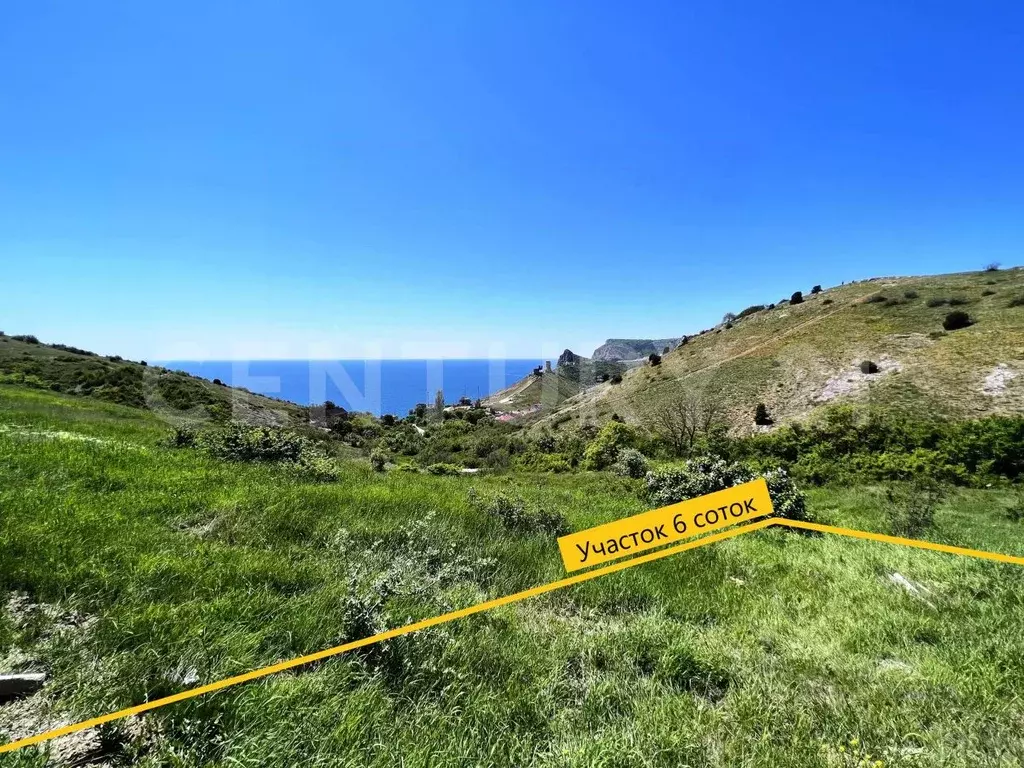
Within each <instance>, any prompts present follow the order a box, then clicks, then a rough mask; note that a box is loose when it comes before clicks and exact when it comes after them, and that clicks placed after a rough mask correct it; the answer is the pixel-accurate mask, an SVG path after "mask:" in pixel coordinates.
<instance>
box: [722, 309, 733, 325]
mask: <svg viewBox="0 0 1024 768" xmlns="http://www.w3.org/2000/svg"><path fill="white" fill-rule="evenodd" d="M735 319H736V313H735V312H726V313H725V314H724V315H722V322H723V323H731V322H732V321H733V320H735Z"/></svg>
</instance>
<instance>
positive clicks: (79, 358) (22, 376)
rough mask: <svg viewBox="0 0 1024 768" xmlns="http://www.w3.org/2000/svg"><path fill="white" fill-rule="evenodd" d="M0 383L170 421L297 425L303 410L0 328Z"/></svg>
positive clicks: (304, 420)
mask: <svg viewBox="0 0 1024 768" xmlns="http://www.w3.org/2000/svg"><path fill="white" fill-rule="evenodd" d="M0 383H8V384H19V385H22V386H28V387H34V388H36V389H46V390H50V391H53V392H63V393H66V394H73V395H89V396H91V397H95V398H97V399H99V400H105V401H107V402H111V403H117V404H120V405H127V406H131V407H134V408H145V409H147V410H150V411H154V412H157V413H159V414H160V415H161V416H163V417H164V418H166V419H169V420H171V421H177V420H188V421H194V420H207V419H213V420H218V421H225V420H228V419H234V420H236V421H244V422H247V423H252V424H273V425H278V426H286V425H287V426H301V425H305V424H306V423H308V420H309V417H308V409H306V408H304V407H302V406H300V405H296V404H295V403H290V402H287V401H285V400H277V399H275V398H271V397H265V396H263V395H257V394H254V393H252V392H249V391H247V390H243V389H237V388H234V387H228V386H223V385H218V384H215V383H213V382H211V381H207V380H206V379H202V378H199V377H198V376H192V375H191V374H188V373H184V372H182V371H171V370H169V369H167V368H162V367H160V366H156V365H147V364H146V363H143V362H133V361H131V360H124V359H123V358H121V357H117V356H114V357H103V356H101V355H97V354H94V353H92V352H88V351H86V350H82V349H78V348H76V347H69V346H66V345H51V344H43V343H41V342H39V341H37V340H35V337H32V336H7V335H5V334H3V333H0Z"/></svg>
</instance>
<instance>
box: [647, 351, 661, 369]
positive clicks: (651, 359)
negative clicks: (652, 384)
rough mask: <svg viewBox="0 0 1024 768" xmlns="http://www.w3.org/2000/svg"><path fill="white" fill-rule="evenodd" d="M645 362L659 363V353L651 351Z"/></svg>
mask: <svg viewBox="0 0 1024 768" xmlns="http://www.w3.org/2000/svg"><path fill="white" fill-rule="evenodd" d="M647 362H649V363H650V364H651V365H652V366H654V365H661V355H659V354H658V353H657V352H651V354H649V355H648V356H647Z"/></svg>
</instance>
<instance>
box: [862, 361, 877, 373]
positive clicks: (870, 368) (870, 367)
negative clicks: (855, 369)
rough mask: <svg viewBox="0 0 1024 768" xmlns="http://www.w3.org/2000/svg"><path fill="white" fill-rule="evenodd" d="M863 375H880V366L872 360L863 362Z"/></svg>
mask: <svg viewBox="0 0 1024 768" xmlns="http://www.w3.org/2000/svg"><path fill="white" fill-rule="evenodd" d="M860 372H861V373H878V365H877V364H876V363H874V362H873V361H871V360H862V361H861V363H860Z"/></svg>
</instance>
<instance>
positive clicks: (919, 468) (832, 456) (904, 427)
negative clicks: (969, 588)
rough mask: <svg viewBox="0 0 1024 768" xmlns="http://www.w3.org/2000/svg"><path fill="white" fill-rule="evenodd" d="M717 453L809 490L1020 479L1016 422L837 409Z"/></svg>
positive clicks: (1022, 429) (1021, 437) (1021, 442)
mask: <svg viewBox="0 0 1024 768" xmlns="http://www.w3.org/2000/svg"><path fill="white" fill-rule="evenodd" d="M725 448H726V452H727V453H728V455H729V456H730V457H732V458H736V459H750V460H759V461H768V462H778V463H781V464H782V465H783V466H785V467H787V468H788V469H789V470H790V471H791V472H792V473H793V475H794V477H796V478H797V479H798V480H800V481H801V482H806V483H811V484H814V485H823V484H825V483H830V482H840V483H845V482H859V481H863V480H864V479H865V478H867V479H873V480H910V479H913V478H916V477H927V478H932V479H935V480H940V481H943V482H950V483H954V484H958V485H974V486H984V485H987V484H989V483H991V482H993V481H995V480H998V479H999V478H1005V479H1009V480H1017V479H1018V478H1020V477H1022V476H1024V416H987V417H985V418H982V419H973V420H970V421H943V420H937V419H936V420H925V419H916V418H911V417H909V416H905V415H902V414H897V413H892V412H887V411H881V410H869V411H857V410H856V409H854V408H853V407H852V406H848V405H837V406H830V407H828V408H826V409H825V410H824V411H823V412H822V413H820V414H819V415H818V416H817V417H816V418H814V419H813V420H811V421H810V422H807V423H794V424H787V425H785V426H783V427H780V428H779V429H776V430H775V431H773V432H771V433H769V434H759V435H752V436H750V437H747V438H743V439H740V440H734V441H732V442H730V443H729V444H727V445H726V446H725Z"/></svg>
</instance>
